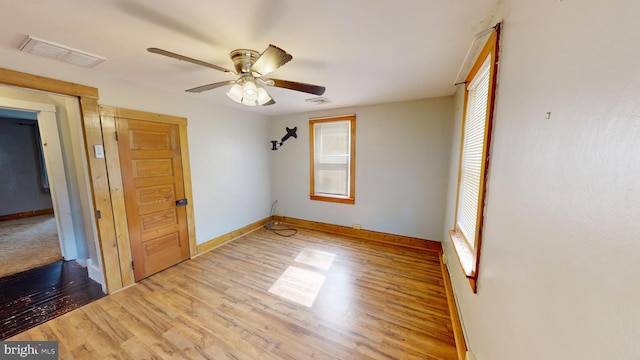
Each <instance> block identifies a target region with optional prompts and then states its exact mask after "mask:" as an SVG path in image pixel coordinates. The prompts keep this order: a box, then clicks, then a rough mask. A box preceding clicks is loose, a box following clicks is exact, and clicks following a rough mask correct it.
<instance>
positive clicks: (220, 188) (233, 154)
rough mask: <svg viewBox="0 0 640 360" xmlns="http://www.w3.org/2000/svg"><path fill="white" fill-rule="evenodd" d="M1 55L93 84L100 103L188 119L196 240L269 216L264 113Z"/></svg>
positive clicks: (9, 63) (18, 64) (5, 63)
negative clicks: (259, 113) (237, 108)
mask: <svg viewBox="0 0 640 360" xmlns="http://www.w3.org/2000/svg"><path fill="white" fill-rule="evenodd" d="M0 55H1V56H2V65H1V66H2V67H4V68H8V69H12V70H17V71H23V72H28V73H31V74H36V75H42V76H47V77H51V78H54V79H59V80H64V81H69V82H74V83H78V84H82V85H87V86H92V87H96V88H98V90H99V92H100V99H99V103H100V104H103V105H110V106H117V107H121V108H128V109H135V110H142V111H149V112H155V113H161V114H168V115H175V116H181V117H186V118H187V119H188V127H187V129H188V130H187V131H188V136H189V153H190V160H191V175H192V185H193V197H194V198H193V199H190V201H191V202H192V203H193V205H194V212H195V222H196V224H195V225H196V242H197V243H198V244H201V243H204V242H206V241H209V240H211V239H213V238H215V237H217V236H220V235H223V234H225V233H227V232H229V231H232V230H236V229H238V228H239V227H242V226H245V225H247V224H250V223H252V222H254V221H257V220H260V219H263V218H265V217H267V216H268V215H269V208H270V206H271V197H270V194H269V191H270V182H269V181H270V164H269V161H270V159H269V155H270V154H269V144H268V140H269V135H268V131H269V119H268V118H267V117H265V116H261V115H257V114H254V113H250V112H245V111H241V110H236V109H233V108H231V107H226V106H220V105H216V104H214V103H210V102H207V101H204V100H201V99H194V98H193V97H190V96H189V94H187V93H184V92H183V91H182V90H177V91H176V92H175V93H167V92H160V91H157V90H155V89H153V88H146V87H142V86H140V85H138V84H135V83H131V82H129V81H127V80H125V79H114V78H107V77H104V76H102V75H101V74H100V72H99V69H97V68H96V69H93V70H91V69H83V68H79V67H77V66H73V65H68V64H64V63H58V62H56V61H51V60H47V59H41V58H38V57H34V56H28V55H25V54H21V53H16V52H8V51H6V52H3V51H0ZM99 66H100V65H99Z"/></svg>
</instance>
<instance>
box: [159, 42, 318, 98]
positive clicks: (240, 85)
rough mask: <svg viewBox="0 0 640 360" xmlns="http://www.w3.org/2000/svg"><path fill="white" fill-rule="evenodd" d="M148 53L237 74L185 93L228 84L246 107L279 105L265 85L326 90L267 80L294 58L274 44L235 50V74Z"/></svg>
mask: <svg viewBox="0 0 640 360" xmlns="http://www.w3.org/2000/svg"><path fill="white" fill-rule="evenodd" d="M147 51H149V52H151V53H154V54H160V55H164V56H168V57H171V58H174V59H178V60H183V61H187V62H190V63H193V64H196V65H201V66H206V67H208V68H211V69H215V70H219V71H223V72H226V73H231V74H234V75H238V76H239V77H238V78H237V79H236V80H227V81H220V82H216V83H213V84H207V85H202V86H198V87H195V88H192V89H188V90H186V91H187V92H193V93H199V92H203V91H207V90H211V89H215V88H218V87H221V86H225V85H233V86H231V89H229V91H228V92H227V96H229V97H230V98H231V99H232V100H234V101H235V102H237V103H240V104H243V105H248V106H256V105H272V104H275V103H276V102H275V101H274V100H273V99H272V98H271V96H270V95H269V93H268V92H267V91H266V90H265V89H264V87H263V86H262V85H268V86H274V87H279V88H284V89H290V90H295V91H301V92H305V93H309V94H314V95H322V94H324V91H325V87H324V86H318V85H313V84H306V83H301V82H297V81H288V80H280V79H274V78H265V76H266V75H267V74H269V73H271V72H272V71H274V70H276V69H278V68H279V67H281V66H282V65H284V64H286V63H288V62H289V61H290V60H291V59H293V57H292V56H291V54H289V53H287V52H286V51H284V50H282V49H281V48H279V47H277V46H275V45H269V47H267V48H266V49H265V50H264V51H263V52H262V53H259V52H257V51H255V50H248V49H237V50H233V51H232V52H231V53H230V54H229V55H230V57H231V60H232V61H233V65H234V68H235V71H232V70H229V69H225V68H224V67H221V66H218V65H214V64H211V63H208V62H204V61H201V60H196V59H193V58H190V57H187V56H184V55H180V54H176V53H173V52H170V51H167V50H162V49H158V48H148V49H147Z"/></svg>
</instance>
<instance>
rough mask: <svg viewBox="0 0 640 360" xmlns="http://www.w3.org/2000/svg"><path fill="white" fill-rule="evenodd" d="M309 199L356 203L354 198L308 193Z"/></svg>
mask: <svg viewBox="0 0 640 360" xmlns="http://www.w3.org/2000/svg"><path fill="white" fill-rule="evenodd" d="M309 197H310V199H311V200H317V201H328V202H335V203H341V204H355V203H356V199H354V198H343V197H332V196H322V195H313V194H312V195H309Z"/></svg>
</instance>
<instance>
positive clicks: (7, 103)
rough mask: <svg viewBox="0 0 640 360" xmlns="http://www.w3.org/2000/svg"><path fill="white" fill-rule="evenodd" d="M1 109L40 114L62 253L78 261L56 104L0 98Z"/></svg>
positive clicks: (46, 162)
mask: <svg viewBox="0 0 640 360" xmlns="http://www.w3.org/2000/svg"><path fill="white" fill-rule="evenodd" d="M0 108H5V109H11V110H19V111H27V112H32V113H36V116H37V122H38V129H39V131H40V139H41V140H40V142H41V144H40V145H42V153H43V157H44V162H45V168H46V169H47V174H48V178H49V186H50V189H51V192H50V194H51V203H52V205H53V213H54V217H55V220H56V228H57V230H58V241H59V243H60V252H61V253H62V257H63V258H64V259H65V260H74V259H76V258H78V245H77V244H76V237H75V232H74V229H73V221H72V219H71V200H70V198H69V191H68V190H67V189H68V188H67V176H66V174H65V172H64V160H63V158H62V146H61V142H60V137H59V136H58V134H59V132H58V120H57V118H56V107H55V105H52V104H45V103H39V102H31V101H24V100H16V99H8V98H4V97H0Z"/></svg>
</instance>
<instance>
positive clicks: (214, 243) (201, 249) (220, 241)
mask: <svg viewBox="0 0 640 360" xmlns="http://www.w3.org/2000/svg"><path fill="white" fill-rule="evenodd" d="M269 220H271V219H270V218H264V219H262V220H258V221H256V222H253V223H251V224H249V225H247V226H243V227H241V228H240V229H237V230H233V231H231V232H228V233H226V234H224V235H221V236H218V237H216V238H213V239H211V240H209V241H207V242H204V243H202V244H199V245H198V246H197V255H200V254H203V253H205V252H207V251H209V250H213V249H215V248H217V247H219V246H222V245H224V244H226V243H228V242H230V241H232V240H235V239H237V238H239V237H241V236H243V235H246V234H248V233H250V232H253V231H256V230H258V229H259V228H261V227H263V226H264V224H266V223H267V222H269ZM197 255H196V256H197ZM191 258H193V256H192V257H191Z"/></svg>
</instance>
